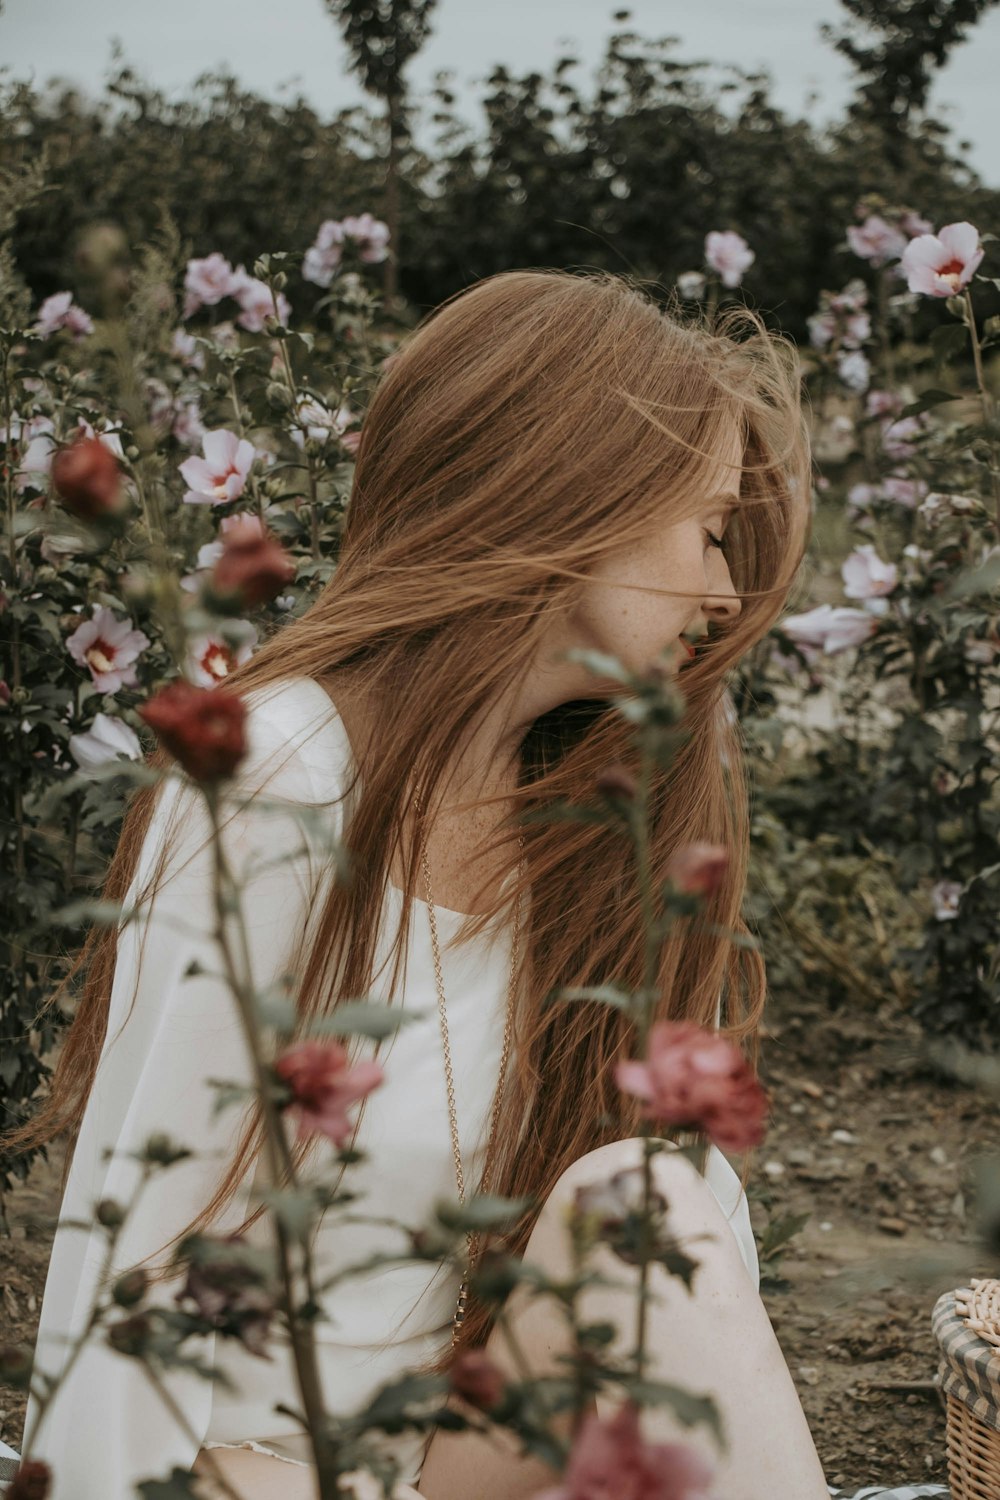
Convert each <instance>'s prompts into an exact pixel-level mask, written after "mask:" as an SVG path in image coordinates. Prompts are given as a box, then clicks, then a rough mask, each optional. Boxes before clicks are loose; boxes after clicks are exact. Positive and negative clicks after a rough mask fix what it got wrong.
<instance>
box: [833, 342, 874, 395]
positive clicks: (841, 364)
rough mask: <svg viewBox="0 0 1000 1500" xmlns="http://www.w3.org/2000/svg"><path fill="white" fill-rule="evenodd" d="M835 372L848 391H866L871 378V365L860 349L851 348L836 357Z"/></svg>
mask: <svg viewBox="0 0 1000 1500" xmlns="http://www.w3.org/2000/svg"><path fill="white" fill-rule="evenodd" d="M837 374H838V375H839V376H840V378H841V380H842V381H843V382H844V384H845V385H846V386H847V389H848V390H849V391H858V392H859V393H860V392H861V391H866V390H867V389H868V382H869V381H870V379H871V365H870V364H869V363H868V360H867V359H866V357H865V356H864V354H862V352H861V350H860V349H852V350H851V351H850V352H849V353H846V354H841V355H840V356H839V357H838V359H837Z"/></svg>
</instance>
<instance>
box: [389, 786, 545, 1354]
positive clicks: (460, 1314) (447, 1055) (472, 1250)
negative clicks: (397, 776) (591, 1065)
mask: <svg viewBox="0 0 1000 1500" xmlns="http://www.w3.org/2000/svg"><path fill="white" fill-rule="evenodd" d="M413 800H414V802H415V804H416V808H417V813H418V815H419V816H420V820H421V834H420V858H421V863H422V864H423V870H424V885H425V887H426V889H427V915H428V918H429V920H430V927H431V948H432V950H433V954H434V981H435V984H436V986H437V1001H438V1020H439V1022H440V1026H441V1047H442V1051H443V1052H444V1078H445V1085H446V1088H447V1092H448V1123H449V1125H450V1127H451V1149H452V1154H453V1155H454V1158H455V1185H456V1187H457V1188H458V1201H459V1203H461V1204H462V1205H463V1206H464V1204H465V1172H464V1170H463V1168H462V1151H461V1147H460V1145H459V1139H458V1114H457V1111H456V1109H455V1075H454V1072H453V1069H452V1062H451V1043H450V1041H449V1037H448V1011H447V1005H446V1003H445V996H444V979H443V976H442V972H441V950H440V948H439V946H438V935H437V916H436V913H435V911H434V901H433V899H432V896H431V877H430V870H429V868H428V865H427V845H426V842H425V840H424V834H423V811H422V809H421V806H420V802H419V799H418V798H417V797H416V796H414V799H413ZM518 849H519V851H520V860H519V864H518V876H519V878H520V877H521V876H522V875H523V873H524V834H523V833H521V834H520V836H519V837H518ZM521 896H522V892H521V891H520V890H519V891H518V893H517V906H516V909H515V913H514V936H513V940H512V943H511V956H510V977H509V980H508V984H507V1013H506V1016H505V1018H504V1028H503V1046H502V1048H501V1052H500V1069H499V1075H498V1078H497V1087H496V1093H495V1094H494V1096H493V1109H492V1111H491V1113H490V1129H489V1135H488V1137H487V1141H486V1161H485V1163H484V1165H483V1171H482V1176H481V1178H480V1185H479V1191H480V1192H481V1193H485V1192H486V1190H487V1188H488V1186H489V1179H490V1173H491V1171H492V1168H493V1150H494V1146H495V1144H496V1132H497V1122H498V1121H499V1118H500V1104H501V1100H502V1098H503V1086H504V1079H505V1078H506V1075H507V1062H508V1059H509V1057H510V1045H511V1037H512V1035H513V1021H514V989H515V981H516V974H517V950H518V938H519V935H520V930H521ZM466 1241H467V1245H468V1252H469V1253H468V1262H467V1265H466V1271H465V1275H464V1276H463V1277H462V1284H461V1286H460V1287H459V1289H458V1300H457V1302H456V1304H455V1312H454V1315H453V1317H452V1320H451V1342H452V1346H454V1345H455V1344H456V1343H457V1342H458V1337H459V1330H460V1329H461V1327H462V1323H463V1321H464V1319H465V1311H466V1307H467V1306H468V1301H469V1276H470V1273H471V1272H472V1269H473V1267H474V1265H475V1262H476V1257H477V1253H478V1250H479V1235H478V1234H473V1233H472V1232H471V1231H470V1232H469V1233H468V1234H467V1235H466Z"/></svg>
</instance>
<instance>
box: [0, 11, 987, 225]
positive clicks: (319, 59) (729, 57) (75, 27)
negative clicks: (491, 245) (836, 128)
mask: <svg viewBox="0 0 1000 1500" xmlns="http://www.w3.org/2000/svg"><path fill="white" fill-rule="evenodd" d="M618 8H619V6H618V5H616V4H615V3H614V0H438V5H437V7H436V8H435V10H434V12H433V19H434V31H433V34H432V36H431V38H430V40H429V41H428V43H427V45H426V46H425V48H424V49H423V51H422V52H421V53H420V54H419V56H418V57H416V58H414V60H413V61H412V63H411V64H410V67H409V69H408V75H407V76H408V79H409V81H410V85H411V87H412V88H413V89H414V90H415V91H417V92H419V91H421V90H424V89H427V88H429V86H430V84H431V82H432V79H433V75H434V73H435V72H436V71H437V70H438V69H440V68H449V69H452V70H453V73H454V78H453V87H454V89H455V92H456V93H457V94H458V96H459V100H460V108H461V110H462V112H463V113H464V114H466V116H467V117H468V118H470V119H471V121H472V122H473V123H474V124H478V121H479V118H480V117H479V116H477V114H476V113H475V99H476V88H475V81H476V80H477V79H482V78H485V77H486V75H487V74H488V72H489V70H490V68H491V67H492V66H493V64H494V63H498V62H503V63H506V64H507V65H508V67H510V68H512V69H513V70H515V71H517V72H522V73H523V72H528V71H529V70H531V69H538V70H539V71H541V72H548V71H549V69H550V68H551V66H552V64H553V63H555V62H556V60H557V59H558V58H559V57H560V56H562V55H563V54H564V53H565V52H567V51H570V52H571V53H572V55H573V56H576V57H578V58H579V59H580V61H581V64H582V66H581V67H580V68H578V69H576V70H575V71H574V73H573V74H572V75H571V76H572V78H573V81H574V83H575V84H576V86H577V88H579V89H580V90H581V91H582V92H584V93H587V92H588V91H589V82H590V77H591V71H592V69H593V68H594V67H595V66H596V64H597V63H598V61H599V59H600V57H601V56H602V54H603V51H604V46H605V42H606V40H607V38H608V36H609V35H610V33H611V32H612V31H613V30H615V29H617V23H615V22H613V21H612V19H611V17H612V13H613V11H614V10H616V9H618ZM621 8H625V6H624V4H623V5H622V6H621ZM630 8H631V11H632V18H631V20H630V22H629V23H628V25H629V26H631V27H632V28H633V29H635V30H637V31H639V32H641V33H642V34H643V35H644V36H647V37H651V38H659V37H664V36H677V37H678V38H679V39H680V47H679V49H678V51H677V53H676V55H677V56H678V57H683V58H684V59H685V60H689V61H694V60H697V59H706V60H709V61H711V62H714V63H720V64H724V63H738V64H741V65H742V66H743V67H746V68H748V69H751V68H760V67H763V68H767V69H768V70H769V71H770V73H771V76H772V79H773V89H772V97H773V99H774V101H775V102H776V103H777V104H778V105H780V106H781V107H782V108H783V109H785V110H787V111H788V112H789V113H791V114H793V115H802V114H805V115H808V116H809V117H810V118H812V119H814V120H815V121H817V122H823V121H826V120H828V119H830V118H832V117H834V116H836V115H837V114H839V113H840V112H841V110H842V109H843V107H844V104H845V103H846V101H847V99H848V97H849V95H850V92H851V86H850V69H849V66H848V64H847V62H846V60H844V59H841V58H840V56H839V54H838V53H835V52H834V50H833V48H832V47H830V46H828V45H827V44H826V43H824V42H823V41H822V40H821V39H820V35H819V23H820V22H821V21H832V22H834V23H836V22H837V21H839V19H840V17H841V14H842V12H841V7H840V6H839V5H838V4H837V0H702V3H701V4H700V5H692V4H691V3H690V0H685V3H684V4H681V3H679V0H635V3H634V4H633V5H632V6H631V7H630ZM112 38H118V39H119V40H120V41H121V43H122V45H123V48H124V51H125V57H126V60H127V61H128V62H130V63H131V64H132V65H133V66H134V67H135V68H136V69H137V71H139V72H140V73H141V74H142V75H143V76H145V77H146V78H148V79H149V80H150V81H151V82H152V83H154V84H156V85H158V86H159V87H161V88H163V89H166V90H168V91H171V92H175V93H176V94H178V95H180V94H182V93H183V92H184V91H185V89H186V88H187V87H188V86H189V85H190V83H191V82H192V81H193V79H194V78H195V77H197V75H198V74H199V73H200V72H204V71H206V70H208V69H210V68H214V67H218V66H225V67H227V68H228V69H230V70H232V71H233V72H234V73H235V74H236V76H237V77H238V78H239V79H240V80H241V81H242V82H243V83H244V84H246V85H248V86H249V87H250V88H252V89H254V90H256V91H257V92H258V93H261V94H264V95H266V96H269V97H281V96H282V94H283V93H284V89H285V87H287V86H288V85H292V86H293V91H298V90H301V92H302V93H304V94H305V95H306V97H307V98H309V99H310V100H311V101H312V102H313V104H314V105H315V106H316V108H317V109H318V110H319V111H320V113H322V114H332V113H334V112H335V111H336V110H337V109H340V108H343V107H345V106H347V105H350V104H353V103H357V102H361V101H362V100H364V99H365V97H366V96H365V95H364V94H363V92H362V90H361V88H360V85H359V84H358V83H357V82H356V80H355V79H354V78H353V77H352V76H351V75H350V74H349V73H348V70H347V52H346V48H345V47H344V44H343V42H342V41H341V38H340V32H339V29H338V27H337V25H336V24H335V23H334V22H333V21H332V20H331V19H330V18H329V17H328V15H327V12H326V9H325V6H324V5H323V3H322V0H277V3H276V0H166V3H164V0H7V3H6V5H5V6H4V7H3V10H2V12H0V66H2V67H3V68H4V69H5V70H6V73H7V76H8V77H10V76H11V75H13V76H16V77H19V78H21V77H26V76H27V77H33V78H34V79H35V80H36V81H37V82H42V81H44V80H46V79H48V78H50V77H52V76H54V75H58V76H61V77H64V78H68V79H72V80H74V81H75V82H77V83H78V84H81V85H83V86H84V87H85V88H87V89H88V90H90V91H93V92H95V93H96V92H99V91H100V88H101V84H102V80H103V78H104V76H105V73H106V71H107V68H108V63H109V59H110V50H111V40H112ZM998 69H1000V8H998V9H996V10H993V11H991V12H989V13H988V14H987V16H986V18H985V20H983V21H982V22H981V24H980V25H979V26H978V27H975V28H974V29H973V31H972V33H971V36H970V39H969V41H967V42H966V43H965V44H964V45H963V46H961V47H959V48H958V49H957V50H956V51H955V52H954V53H953V54H952V58H951V60H950V62H949V63H948V66H947V67H946V68H945V70H944V72H943V73H942V74H941V75H940V77H939V79H938V82H937V83H936V85H935V89H934V93H933V95H932V101H931V102H932V106H933V108H934V110H935V112H936V113H937V114H938V115H939V116H940V117H941V118H943V119H944V120H945V121H947V122H949V123H950V124H951V125H952V126H953V129H954V140H955V142H956V144H957V142H958V141H961V140H967V141H968V142H969V146H970V149H969V152H968V155H969V158H970V161H971V164H972V166H973V167H974V168H975V170H976V171H978V172H979V173H980V174H981V176H982V177H983V178H984V180H985V181H986V182H987V183H989V184H990V185H992V186H994V187H997V186H1000V160H998V152H997V149H996V140H997V124H998V114H1000V111H998V109H997V103H996V87H997V85H996V79H997V73H998ZM810 95H815V96H817V97H816V98H815V99H813V100H810ZM919 207H920V208H921V210H922V211H925V212H927V213H928V214H930V215H931V216H933V205H931V204H921V205H919Z"/></svg>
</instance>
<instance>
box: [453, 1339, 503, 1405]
mask: <svg viewBox="0 0 1000 1500" xmlns="http://www.w3.org/2000/svg"><path fill="white" fill-rule="evenodd" d="M448 1379H449V1381H450V1382H451V1388H452V1390H453V1391H454V1392H455V1394H456V1396H461V1397H462V1399H463V1400H464V1401H468V1403H469V1405H470V1406H475V1407H478V1408H479V1410H480V1411H492V1409H493V1408H494V1407H495V1406H499V1405H500V1402H501V1400H502V1399H503V1394H504V1391H505V1390H506V1388H507V1379H506V1376H505V1375H504V1373H503V1371H502V1370H501V1369H500V1367H499V1365H496V1364H494V1363H493V1361H492V1359H490V1357H489V1355H488V1354H486V1353H485V1351H484V1350H482V1349H463V1350H462V1352H461V1353H460V1354H457V1355H456V1356H455V1359H454V1361H453V1363H452V1366H451V1369H450V1370H449V1371H448Z"/></svg>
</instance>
